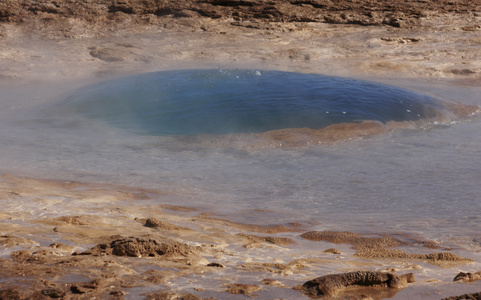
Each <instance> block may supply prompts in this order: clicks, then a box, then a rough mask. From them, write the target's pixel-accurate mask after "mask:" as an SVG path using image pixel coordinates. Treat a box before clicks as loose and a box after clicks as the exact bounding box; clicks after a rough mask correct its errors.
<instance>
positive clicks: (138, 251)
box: [82, 237, 194, 257]
mask: <svg viewBox="0 0 481 300" xmlns="http://www.w3.org/2000/svg"><path fill="white" fill-rule="evenodd" d="M193 253H194V250H193V249H192V247H190V246H188V245H186V244H182V243H179V242H174V241H169V242H159V241H157V240H154V239H145V238H138V237H137V238H136V237H129V238H122V239H117V240H114V241H112V242H111V243H108V244H98V245H97V246H95V247H93V248H91V249H89V250H87V251H86V252H84V253H82V254H83V255H90V254H93V255H101V254H103V255H116V256H132V257H147V256H150V257H158V256H163V255H174V256H175V255H180V256H188V255H190V254H193Z"/></svg>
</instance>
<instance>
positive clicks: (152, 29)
mask: <svg viewBox="0 0 481 300" xmlns="http://www.w3.org/2000/svg"><path fill="white" fill-rule="evenodd" d="M193 67H242V68H253V67H255V68H266V69H279V70H290V71H301V72H316V73H327V74H332V75H349V76H355V77H366V76H367V77H369V78H383V79H385V78H391V79H393V78H409V79H416V80H427V81H440V80H445V81H449V82H455V83H456V84H468V85H472V84H479V82H480V81H481V1H479V0H470V1H467V0H466V1H463V0H441V1H431V0H403V1H385V0H350V1H348V0H346V1H328V0H302V1H301V0H291V1H288V0H279V1H262V0H225V1H223V0H196V1H169V0H165V1H154V0H125V1H121V0H112V1H109V0H102V1H91V0H66V1H48V0H38V1H26V0H25V1H23V0H20V1H18V0H4V1H1V2H0V88H1V89H2V90H3V91H4V90H5V89H6V88H8V87H10V86H13V85H18V86H20V88H21V87H22V86H28V85H29V84H31V83H32V82H36V83H38V82H41V83H46V84H48V83H52V82H55V83H58V82H69V84H68V85H66V86H68V87H69V88H70V87H71V86H72V85H73V86H75V85H80V84H84V83H85V82H86V81H87V82H92V81H97V80H99V79H102V78H108V77H112V76H119V75H122V74H131V73H137V72H147V71H158V70H165V69H173V68H193ZM154 195H155V196H154ZM153 197H156V198H159V197H160V198H162V197H165V199H166V201H165V204H157V205H152V204H149V205H147V204H144V205H138V203H139V201H148V199H150V198H153ZM171 197H174V196H172V195H166V194H164V193H163V192H162V191H153V190H139V189H132V188H127V187H120V186H96V185H94V184H86V183H75V182H52V181H44V180H39V179H30V178H23V177H15V176H8V175H5V176H3V177H2V179H1V182H0V202H1V203H2V210H1V211H0V234H1V235H2V236H1V237H0V254H1V256H0V257H1V258H0V269H1V274H0V299H49V298H64V299H92V298H94V297H97V298H112V299H121V298H130V299H137V298H138V297H141V298H142V297H143V298H147V299H198V298H218V299H226V298H230V297H239V298H242V297H255V296H259V298H290V299H297V298H300V297H306V298H307V297H324V296H328V297H331V298H332V297H338V298H341V299H343V298H348V299H355V298H358V299H381V298H386V297H392V296H393V295H395V294H396V293H397V292H398V291H400V290H401V289H402V288H404V287H406V286H407V289H406V290H408V289H409V288H411V287H413V286H415V285H416V284H421V285H428V286H429V285H430V284H438V283H439V282H440V280H439V279H437V278H435V277H429V276H430V275H425V273H423V272H424V267H423V264H429V265H436V266H441V267H446V268H449V267H453V266H456V270H458V269H463V267H464V266H465V265H466V264H470V263H473V262H472V260H470V259H469V258H465V257H462V256H460V255H457V254H455V253H454V252H453V251H452V249H443V248H442V247H440V246H439V245H436V244H435V243H432V242H430V241H425V240H422V239H414V238H412V237H393V236H385V235H383V234H382V233H380V234H379V236H375V237H373V236H363V235H359V234H355V233H350V232H317V231H316V232H314V231H310V230H309V228H308V226H306V224H301V223H299V224H297V223H292V224H271V225H265V226H260V225H252V224H241V223H234V222H231V221H229V220H227V219H224V218H222V217H218V216H213V215H210V214H209V213H208V212H202V211H198V210H196V209H194V208H189V207H178V206H173V205H171V200H172V198H171ZM167 199H168V200H167ZM145 203H148V202H145ZM306 243H319V246H318V248H319V251H315V252H310V251H305V248H303V247H304V246H305V245H306ZM333 244H334V245H336V248H333V247H332V246H333ZM309 245H311V246H312V244H309ZM405 247H413V248H410V249H411V250H413V249H414V250H415V251H414V252H412V251H411V252H409V253H408V252H406V251H404V249H405ZM326 265H327V266H336V267H327V269H328V270H330V272H329V275H332V274H334V275H332V276H333V277H323V276H327V275H328V274H326ZM321 269H322V270H323V271H322V272H319V270H321ZM372 269H376V270H378V271H376V272H367V271H365V270H372ZM456 270H454V269H453V276H452V277H453V278H454V277H455V275H456V274H457V273H458V271H456ZM410 273H413V275H409V274H410ZM423 274H424V275H423ZM464 274H468V273H464ZM469 274H470V275H466V276H464V277H463V276H461V277H459V278H461V279H459V278H458V279H459V280H461V281H476V280H478V279H479V276H478V274H477V273H469ZM319 276H321V277H319ZM415 277H417V280H418V281H417V282H414V281H415V280H416V279H415ZM314 278H315V279H314ZM326 278H327V279H326ZM326 282H328V283H326ZM329 282H330V283H329ZM329 284H330V285H329ZM365 286H368V287H365ZM472 287H473V286H472V285H471V286H470V288H471V289H472ZM471 296H472V297H479V294H478V296H476V294H473V295H471ZM463 299H464V298H463Z"/></svg>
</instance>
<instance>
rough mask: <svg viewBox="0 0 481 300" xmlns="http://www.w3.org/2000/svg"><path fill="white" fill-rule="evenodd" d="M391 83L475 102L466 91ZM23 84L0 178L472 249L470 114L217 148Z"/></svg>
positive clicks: (478, 154)
mask: <svg viewBox="0 0 481 300" xmlns="http://www.w3.org/2000/svg"><path fill="white" fill-rule="evenodd" d="M390 84H393V82H390ZM394 84H399V85H401V86H403V87H407V88H415V89H417V90H420V91H422V92H427V93H432V94H434V95H437V96H441V97H443V98H447V99H450V100H455V101H460V102H462V103H466V104H478V105H481V89H480V88H477V87H476V86H469V85H463V86H459V85H452V84H450V85H447V84H442V83H439V82H438V83H432V82H431V83H419V82H398V83H394ZM75 85H77V86H78V84H73V85H72V87H73V86H75ZM33 86H34V88H35V89H27V88H25V86H19V87H15V86H10V87H8V89H7V88H6V87H2V89H1V91H2V94H1V97H2V102H1V106H2V107H1V109H0V110H1V112H0V114H1V119H0V122H1V124H0V144H1V145H2V146H1V149H0V151H1V156H0V172H1V173H13V174H19V175H26V176H33V177H42V178H51V179H58V178H60V179H66V180H79V181H85V182H100V183H116V184H126V185H130V186H135V187H149V188H156V189H162V190H166V191H170V192H174V193H177V194H181V195H185V197H181V198H182V199H183V200H179V199H177V200H176V203H175V204H180V205H188V206H193V207H200V208H203V209H206V210H209V211H214V212H217V213H219V214H224V215H227V216H228V218H229V219H231V220H233V221H240V222H247V223H253V222H255V223H283V222H293V221H296V222H303V223H305V224H309V226H311V227H312V228H313V229H315V230H324V229H335V230H351V231H357V232H379V231H382V232H386V233H410V234H412V233H415V234H419V235H420V236H422V237H424V238H426V239H432V240H434V241H437V242H439V243H440V244H443V245H446V246H456V247H458V246H461V247H463V248H466V249H470V250H481V236H480V235H479V232H480V231H481V222H480V217H479V211H480V209H481V202H480V201H479V200H480V196H479V195H480V194H481V186H480V184H479V182H480V179H481V173H480V171H479V170H480V169H481V150H480V149H479V145H480V143H481V135H480V134H479V132H480V129H481V123H480V121H479V120H476V119H473V120H469V119H468V120H462V121H454V122H447V123H445V122H444V123H443V122H438V123H429V124H424V125H423V126H422V127H420V128H417V129H414V130H412V129H410V130H400V129H398V130H394V131H392V132H388V133H386V134H383V135H377V136H373V137H366V138H363V139H353V140H348V141H340V142H338V143H335V144H330V145H318V146H315V145H314V146H313V145H311V146H304V147H299V148H271V147H260V148H245V147H244V148H236V147H221V146H220V145H217V146H216V144H212V143H211V144H208V145H205V144H203V143H202V142H199V140H196V141H194V142H193V141H192V140H189V139H187V140H186V139H185V138H178V137H176V136H171V135H167V136H158V135H149V134H138V133H136V132H129V131H126V130H125V129H124V128H119V127H116V126H111V124H108V123H105V122H97V121H92V119H89V118H85V117H84V116H82V115H79V114H71V115H59V114H52V113H51V112H52V111H53V109H54V106H52V103H58V101H62V99H66V97H68V95H70V92H71V86H69V85H63V86H54V87H52V86H35V85H33ZM45 116H49V117H48V118H47V117H45ZM153 201H155V200H153ZM254 210H262V211H263V212H255V211H254ZM473 255H474V254H473Z"/></svg>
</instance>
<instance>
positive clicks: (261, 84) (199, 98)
mask: <svg viewBox="0 0 481 300" xmlns="http://www.w3.org/2000/svg"><path fill="white" fill-rule="evenodd" d="M60 106H61V107H63V108H64V109H65V112H63V111H55V113H56V114H65V113H74V114H78V115H81V116H83V117H86V118H90V119H92V120H97V121H102V122H104V123H106V124H110V125H113V126H117V127H119V128H123V129H127V130H130V131H133V132H137V133H140V134H149V135H195V134H228V133H252V132H266V131H270V130H276V129H286V128H310V129H321V128H325V127H327V126H329V125H332V124H336V123H352V122H361V121H366V120H370V121H378V122H381V123H387V122H403V121H418V120H422V119H431V118H434V117H436V116H437V115H439V114H442V113H444V114H449V113H450V112H449V111H447V110H444V111H443V109H444V108H443V104H442V103H441V101H439V100H438V99H435V98H434V97H431V96H428V95H425V94H422V93H418V92H414V91H411V90H407V89H402V88H398V87H393V86H389V85H384V84H380V83H374V82H368V81H362V80H354V79H347V78H340V77H332V76H324V75H319V74H302V73H294V72H280V71H261V70H223V69H213V70H179V71H164V72H156V73H147V74H140V75H136V76H131V77H126V78H121V79H116V80H112V81H107V82H101V83H99V84H95V85H91V86H88V87H85V88H82V89H80V90H78V91H77V92H76V93H73V94H72V95H70V96H68V97H67V99H66V101H64V102H62V103H60Z"/></svg>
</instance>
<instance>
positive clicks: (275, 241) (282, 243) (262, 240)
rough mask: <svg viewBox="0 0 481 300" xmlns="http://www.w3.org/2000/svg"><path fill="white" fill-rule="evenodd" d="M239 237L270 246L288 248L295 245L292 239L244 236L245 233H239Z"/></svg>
mask: <svg viewBox="0 0 481 300" xmlns="http://www.w3.org/2000/svg"><path fill="white" fill-rule="evenodd" d="M237 235H238V236H241V237H244V238H246V239H247V240H249V241H251V242H258V243H269V244H275V245H280V246H288V245H291V244H293V243H294V241H293V240H292V239H290V238H283V237H275V236H258V235H251V234H244V233H239V234H237Z"/></svg>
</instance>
